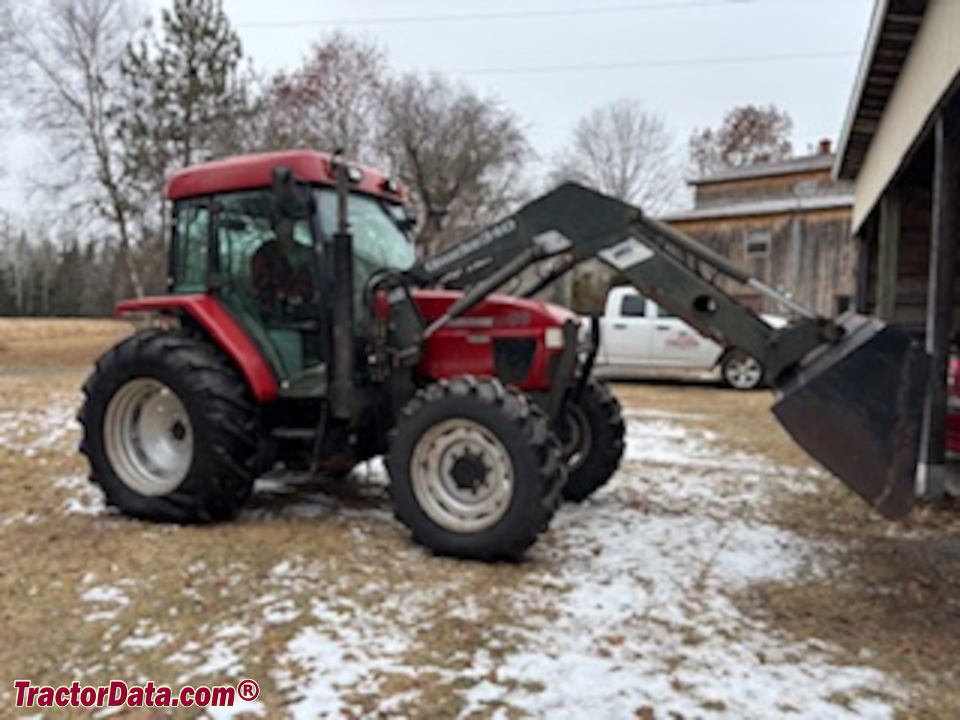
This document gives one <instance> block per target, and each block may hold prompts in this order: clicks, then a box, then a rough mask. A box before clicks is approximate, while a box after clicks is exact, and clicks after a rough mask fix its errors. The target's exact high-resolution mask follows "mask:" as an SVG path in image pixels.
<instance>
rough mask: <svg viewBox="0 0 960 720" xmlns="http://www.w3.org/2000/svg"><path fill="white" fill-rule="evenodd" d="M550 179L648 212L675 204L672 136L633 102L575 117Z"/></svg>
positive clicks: (677, 179) (676, 164)
mask: <svg viewBox="0 0 960 720" xmlns="http://www.w3.org/2000/svg"><path fill="white" fill-rule="evenodd" d="M550 177H551V180H553V181H554V182H560V181H563V180H574V181H577V182H580V183H583V184H585V185H590V186H593V187H595V188H597V189H598V190H600V191H602V192H604V193H607V194H608V195H612V196H613V197H616V198H619V199H620V200H624V201H626V202H630V203H633V204H635V205H639V206H640V207H642V208H644V209H645V210H647V211H648V212H650V213H660V212H662V211H664V210H666V209H668V208H670V207H671V206H673V205H674V204H675V203H676V201H677V197H678V194H679V192H680V189H681V187H682V177H681V172H680V164H679V162H678V160H677V155H676V152H675V149H674V140H673V136H672V135H671V134H670V132H669V131H668V130H667V126H666V123H665V121H664V119H663V118H662V117H661V116H659V115H656V114H653V113H650V112H648V111H647V110H645V109H644V108H643V106H642V105H641V104H640V103H639V102H636V101H634V100H627V99H624V100H617V101H615V102H612V103H610V104H608V105H604V106H602V107H599V108H596V109H595V110H593V111H591V112H590V113H589V114H588V115H586V116H585V117H583V118H581V119H580V121H579V122H578V123H577V125H576V126H575V127H574V130H573V138H572V140H571V141H570V144H569V146H568V147H567V148H566V149H565V150H564V151H563V152H562V153H561V154H560V155H559V156H558V157H557V158H556V159H555V160H554V169H553V171H552V172H551V173H550Z"/></svg>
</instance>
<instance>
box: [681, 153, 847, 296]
mask: <svg viewBox="0 0 960 720" xmlns="http://www.w3.org/2000/svg"><path fill="white" fill-rule="evenodd" d="M834 161H835V156H834V155H833V153H832V152H831V148H830V143H829V141H826V140H825V141H823V142H822V143H821V144H820V147H819V152H818V153H816V154H814V155H809V156H806V157H799V158H794V159H791V160H786V161H783V162H769V163H758V164H755V165H751V166H747V167H742V168H733V169H729V170H725V171H723V172H720V173H717V174H714V175H709V176H705V177H702V178H698V179H695V180H692V181H691V182H690V184H691V185H692V187H693V189H694V207H693V209H692V210H688V211H685V212H683V213H679V214H675V215H672V216H669V217H667V218H665V220H666V221H667V222H669V223H670V224H671V225H673V226H674V227H676V228H678V229H679V230H682V231H683V232H685V233H687V234H688V235H691V236H693V237H694V238H696V239H698V240H700V241H701V242H703V243H705V244H706V245H708V246H710V247H711V248H713V249H714V250H716V251H717V252H719V253H720V254H721V255H724V256H726V257H728V258H730V259H732V260H733V261H734V262H735V263H737V264H738V265H739V266H740V267H743V268H744V269H746V270H748V271H750V272H751V273H752V274H753V275H755V276H756V277H757V278H758V279H759V280H761V281H763V282H764V283H766V284H767V285H770V286H772V287H775V288H778V289H779V290H781V291H784V292H785V293H786V294H788V295H789V296H791V297H793V298H794V299H795V300H797V301H799V302H801V303H803V304H804V305H807V306H809V307H811V308H813V309H814V310H816V311H817V312H819V313H821V314H824V315H835V314H836V313H837V312H840V311H843V310H845V309H847V307H848V306H850V305H851V303H852V298H853V294H854V289H855V278H856V267H857V254H856V250H857V245H856V243H855V242H853V240H852V239H851V234H850V222H851V217H852V213H853V189H852V186H851V183H849V182H846V181H839V182H837V181H835V180H833V178H832V176H831V170H832V168H833V164H834ZM726 289H727V290H728V291H730V292H732V293H733V294H734V295H736V296H737V297H738V298H739V299H741V300H742V301H744V302H746V303H747V304H748V305H750V306H751V307H753V308H754V309H755V310H757V311H763V312H773V313H775V312H778V311H780V310H781V309H780V308H777V307H776V306H774V305H773V304H772V303H771V301H770V300H768V299H766V298H761V296H760V295H758V294H755V293H752V292H749V291H748V290H747V289H746V288H743V287H741V286H737V285H733V284H731V285H728V286H727V288H726Z"/></svg>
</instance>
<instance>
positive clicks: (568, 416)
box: [560, 403, 593, 471]
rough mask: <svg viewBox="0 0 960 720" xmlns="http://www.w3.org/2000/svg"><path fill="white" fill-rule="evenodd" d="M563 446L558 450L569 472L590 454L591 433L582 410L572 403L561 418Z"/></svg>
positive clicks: (581, 463) (576, 467)
mask: <svg viewBox="0 0 960 720" xmlns="http://www.w3.org/2000/svg"><path fill="white" fill-rule="evenodd" d="M563 423H564V426H563V446H562V447H561V448H560V451H561V453H562V454H563V459H564V460H565V461H566V463H567V469H568V470H570V471H573V470H576V469H578V468H579V467H580V466H581V465H583V462H584V461H585V460H586V459H587V456H588V455H589V454H590V446H591V444H592V443H593V432H592V431H591V430H590V423H589V422H588V421H587V416H586V415H585V414H584V412H583V408H581V407H580V406H579V405H574V404H572V403H570V404H568V405H567V409H566V412H565V413H564V416H563Z"/></svg>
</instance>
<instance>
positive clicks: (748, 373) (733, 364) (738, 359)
mask: <svg viewBox="0 0 960 720" xmlns="http://www.w3.org/2000/svg"><path fill="white" fill-rule="evenodd" d="M763 375H764V372H763V365H761V364H760V361H759V360H757V359H756V358H754V357H752V356H750V355H747V354H746V353H745V352H743V351H742V350H731V351H730V352H729V353H727V355H726V357H724V358H723V362H722V363H721V364H720V376H721V377H722V378H723V384H724V385H726V386H727V387H730V388H733V389H734V390H753V389H755V388H758V387H760V385H761V384H762V383H763Z"/></svg>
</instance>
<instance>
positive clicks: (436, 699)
mask: <svg viewBox="0 0 960 720" xmlns="http://www.w3.org/2000/svg"><path fill="white" fill-rule="evenodd" d="M33 322H34V321H14V322H12V323H11V322H10V321H3V322H0V337H3V338H4V339H5V340H6V341H7V342H8V344H10V345H13V346H16V347H18V348H20V349H18V350H15V351H14V353H15V354H14V355H13V357H16V358H18V360H17V362H22V363H24V364H25V365H21V366H20V368H21V369H18V370H11V369H9V368H10V367H11V366H10V365H7V366H6V368H7V369H6V370H4V371H3V372H0V398H2V400H3V402H2V403H0V411H4V410H12V409H31V408H41V407H44V406H46V405H49V404H50V402H51V398H57V399H58V400H57V401H58V402H65V403H67V404H70V403H73V402H78V401H79V394H78V392H79V387H80V384H81V383H82V382H83V378H84V376H85V373H86V369H85V368H80V367H77V368H74V369H69V370H64V369H56V368H55V367H54V366H63V365H70V364H74V363H76V364H78V365H83V364H86V363H87V362H89V360H90V359H92V357H95V355H96V354H99V352H101V351H102V350H103V349H105V348H106V347H108V346H109V345H110V344H112V343H113V342H115V340H116V339H117V338H119V337H122V336H123V335H124V334H126V333H127V332H129V328H128V327H127V326H124V325H123V324H117V323H112V322H109V321H107V322H103V323H101V322H97V321H94V322H93V323H92V324H90V325H81V326H78V327H84V328H85V331H84V332H78V331H77V330H76V329H71V326H70V325H69V322H70V321H66V323H65V324H61V323H58V322H57V323H50V322H48V321H42V322H40V323H39V324H36V325H34V327H33V329H32V330H30V329H28V328H29V326H30V324H31V323H33ZM85 322H90V321H85ZM15 327H16V330H17V334H16V336H15V335H14V333H13V332H12V330H13V328H15ZM7 330H11V332H10V333H9V334H4V333H5V332H6V331H7ZM83 338H86V339H88V340H89V343H88V344H84V342H82V339H83ZM44 342H49V343H51V345H50V346H49V347H50V348H53V349H52V350H51V355H50V356H49V357H46V356H44V357H41V356H39V355H37V354H36V353H40V352H43V351H44V348H43V343H44ZM10 352H11V351H10V350H7V351H0V364H4V363H5V362H6V360H5V358H9V357H10V356H8V355H6V354H5V353H10ZM31 353H33V354H32V355H31ZM85 353H86V354H85ZM28 361H29V362H28ZM34 366H46V367H47V368H48V369H49V371H48V372H46V373H44V374H43V375H42V378H41V379H40V380H39V381H38V379H37V376H36V375H35V374H33V373H29V372H27V371H26V368H29V367H34ZM615 389H616V392H617V394H618V396H619V397H620V398H621V400H622V401H623V403H624V405H626V406H628V407H630V408H637V409H651V410H657V411H666V412H676V413H685V414H690V413H693V414H697V415H698V416H699V417H697V418H695V419H693V420H689V422H691V423H693V424H695V425H698V426H700V427H702V428H704V429H708V430H710V431H712V432H715V433H716V434H717V435H719V436H720V437H722V438H723V439H724V445H725V446H726V447H729V448H730V449H731V451H743V452H750V453H754V454H757V455H760V456H763V457H767V458H770V459H771V460H774V461H776V462H778V463H780V464H782V465H784V466H787V467H805V466H806V465H808V463H809V461H808V460H807V459H806V457H805V456H804V455H803V453H802V452H801V451H799V450H798V449H797V448H796V447H795V446H794V445H793V444H792V442H791V441H790V439H789V438H788V437H787V436H786V434H785V433H784V432H783V431H782V430H781V429H780V428H779V427H778V425H777V423H776V421H775V420H774V418H773V417H772V415H771V414H770V413H769V412H768V410H769V407H770V405H771V403H772V395H771V394H769V393H766V392H754V393H737V392H733V391H728V390H723V389H720V388H717V387H715V386H713V385H710V384H690V383H687V384H683V383H671V382H654V383H642V384H641V383H637V384H620V385H617V386H616V388H615ZM684 422H685V424H686V423H687V422H688V421H687V420H685V421H684ZM75 441H76V438H75V436H70V437H68V438H66V439H65V441H64V442H63V443H60V444H58V445H56V446H53V447H49V448H44V449H41V450H40V451H39V452H37V453H35V454H33V455H28V454H25V453H23V452H20V451H17V450H11V449H7V448H4V446H3V445H2V444H0V478H2V479H3V482H0V617H2V618H3V625H4V628H5V633H4V642H3V643H0V698H2V697H3V695H2V693H3V692H4V691H7V690H8V689H9V688H11V687H12V683H13V681H14V680H15V679H19V678H24V677H28V678H31V679H33V680H34V681H36V682H41V681H42V682H44V683H54V684H59V683H61V682H66V683H69V682H70V681H72V680H73V679H75V675H76V672H77V668H80V669H83V671H84V673H85V679H86V680H88V681H89V682H93V683H99V682H105V681H109V680H110V679H113V678H115V677H121V678H124V679H131V678H130V677H129V675H128V674H129V673H130V672H134V671H135V672H136V673H137V674H138V675H142V676H144V677H149V678H150V679H152V680H154V681H155V682H158V683H168V684H171V685H174V686H177V685H179V684H180V683H178V682H177V681H176V678H177V676H178V674H179V673H181V672H183V671H186V670H190V669H191V667H190V666H189V664H187V663H171V662H169V661H168V657H169V656H170V655H171V653H173V652H174V651H176V650H177V649H180V648H182V647H183V646H184V645H186V644H187V643H188V642H189V641H190V640H191V639H193V638H196V637H198V636H200V637H201V638H202V637H203V635H204V633H209V632H211V628H217V627H222V626H225V625H227V624H230V623H240V624H248V625H253V624H259V625H261V626H264V624H263V621H262V617H260V616H258V615H257V613H258V612H259V610H258V608H257V607H256V606H254V605H252V604H251V599H252V598H256V597H258V594H259V593H261V592H263V591H262V588H263V587H264V584H265V582H266V578H267V576H268V574H269V573H270V571H271V569H272V568H275V567H276V566H277V564H278V563H281V562H283V561H284V560H288V559H290V558H301V559H303V560H304V561H309V562H314V563H318V564H319V565H320V566H321V567H322V568H323V573H322V574H321V575H320V576H318V577H316V578H314V579H312V580H311V582H309V583H307V584H306V585H305V586H304V587H303V588H302V589H300V590H297V591H290V592H289V593H288V597H289V598H290V599H291V601H292V603H293V604H294V606H295V607H296V608H297V609H298V610H299V611H301V612H302V613H303V615H302V619H301V620H298V621H297V622H293V623H287V624H278V625H275V626H273V625H267V626H264V633H263V635H262V637H260V638H259V639H258V640H257V641H256V642H255V643H253V644H251V645H249V646H247V647H245V648H244V649H243V656H244V664H245V669H246V671H247V672H248V673H249V675H250V676H251V677H254V678H257V679H259V680H262V681H263V682H262V687H263V688H264V693H263V695H262V698H263V700H264V702H265V707H266V710H267V712H269V713H271V714H272V715H273V716H276V715H277V714H278V713H279V712H280V711H281V709H282V708H281V705H280V702H281V698H282V697H283V696H282V694H281V693H280V692H278V691H277V689H276V688H275V687H273V685H272V683H271V681H270V679H269V676H268V671H269V670H270V669H271V668H272V667H273V665H272V663H273V660H274V658H275V657H276V655H277V654H278V653H279V652H281V651H282V649H283V648H284V647H285V646H286V643H287V642H288V641H289V640H290V638H291V636H292V635H293V634H294V633H295V632H296V631H297V630H298V629H300V628H301V627H304V626H307V625H309V624H310V623H311V618H310V616H309V614H308V610H309V607H310V603H311V602H312V601H313V600H315V599H317V598H320V599H322V600H324V601H328V602H331V603H336V602H338V601H339V600H349V601H352V602H355V603H356V604H357V605H358V606H369V608H370V609H371V611H374V612H399V610H396V609H392V610H391V609H387V610H384V609H382V608H384V607H389V604H388V603H387V601H388V600H390V599H391V598H390V597H389V596H390V595H394V594H396V593H400V594H401V597H402V593H403V589H404V588H410V587H421V588H422V587H436V588H438V589H440V591H439V592H438V595H437V597H436V600H435V609H433V610H431V613H430V614H431V624H430V625H429V626H424V627H423V628H422V629H421V630H417V631H416V632H415V636H416V638H417V642H416V643H415V644H414V646H413V647H412V648H411V649H410V651H409V653H410V654H409V657H407V658H405V660H406V661H407V663H408V664H409V665H414V666H423V667H426V668H443V669H446V670H452V671H455V670H457V669H458V668H459V667H460V664H461V663H462V662H463V659H462V658H463V656H462V654H460V653H459V650H460V649H461V648H464V647H470V648H476V647H486V648H489V652H490V654H491V656H492V657H494V658H496V657H497V656H498V654H500V653H509V651H510V649H511V626H512V625H513V624H514V623H515V622H516V620H517V618H516V617H515V613H516V609H515V608H514V607H513V605H512V604H511V601H512V599H513V597H514V595H513V594H512V593H511V589H512V588H515V587H517V586H520V585H522V584H523V583H524V580H525V578H526V576H527V573H528V572H529V569H528V568H526V567H524V566H523V565H519V566H509V565H508V566H486V565H477V564H471V563H459V562H455V561H446V560H437V559H434V558H430V557H429V556H427V554H426V553H424V552H422V551H421V550H419V549H417V548H414V547H412V546H411V545H410V543H409V540H408V539H407V537H406V536H405V535H404V534H403V532H402V531H400V530H399V528H398V526H397V525H395V524H393V523H391V522H389V521H388V520H385V519H384V513H385V512H386V511H387V509H388V501H387V499H386V497H385V496H382V495H377V494H372V495H369V496H364V497H359V498H349V497H347V498H344V500H343V502H342V507H341V508H338V507H336V506H331V507H330V508H329V511H323V512H321V513H319V514H318V515H317V516H316V517H309V518H298V517H291V516H285V515H284V512H283V510H284V505H285V503H287V502H289V501H290V500H289V499H288V498H285V497H284V496H276V497H273V496H267V495H262V494H261V495H258V496H255V498H254V507H255V510H256V512H257V513H258V514H257V515H255V516H253V517H247V518H244V519H242V520H241V521H239V522H236V523H232V524H226V525H221V526H217V527H213V528H180V529H171V528H166V527H162V526H154V525H150V524H145V523H139V522H133V521H129V520H126V519H124V518H121V517H117V516H112V515H108V516H97V517H90V516H85V515H73V514H66V513H64V512H63V510H62V508H63V503H64V501H65V500H66V499H67V498H68V497H69V496H71V494H72V491H69V490H65V489H63V488H59V487H56V486H55V485H54V483H53V480H54V479H55V478H62V477H82V476H84V474H85V472H86V467H85V462H84V461H83V459H82V458H81V457H80V456H79V455H78V454H77V453H76V451H75ZM810 482H811V483H814V484H815V486H816V488H817V489H818V490H819V492H816V493H803V494H794V493H789V492H785V493H779V494H775V495H774V494H772V495H771V502H770V503H769V506H768V507H765V508H763V509H762V511H763V512H765V513H768V514H769V516H770V517H771V518H772V519H773V520H774V521H775V522H776V523H778V524H779V525H782V526H784V527H786V528H788V529H790V530H792V531H793V532H795V533H797V534H798V535H801V536H804V537H809V538H814V539H816V540H820V541H823V542H824V544H825V548H826V549H824V551H823V554H824V558H826V559H828V560H829V563H828V565H827V567H826V569H825V570H823V571H822V572H820V573H818V574H815V575H813V576H811V577H806V578H803V579H801V580H799V581H792V582H789V583H767V584H762V585H757V586H754V587H752V588H750V589H749V590H748V591H746V592H744V593H742V594H740V595H739V596H738V597H737V598H736V600H737V602H738V604H739V606H740V607H741V609H743V610H744V611H746V612H748V613H750V614H751V615H752V616H754V617H756V618H757V619H760V620H762V621H764V622H766V623H768V624H770V625H772V626H773V627H774V628H775V629H776V630H778V631H780V632H783V633H784V634H785V635H786V636H788V637H795V638H798V639H809V638H814V637H815V638H819V639H821V640H824V641H827V642H830V643H832V644H834V645H835V646H837V647H839V648H841V649H842V651H841V652H842V657H841V658H840V660H841V661H843V660H846V661H848V662H850V663H855V664H857V665H861V666H862V665H872V666H875V667H877V668H879V669H881V670H883V671H884V672H887V673H889V674H891V676H893V677H896V678H899V679H901V680H902V682H903V683H904V684H905V687H907V688H908V689H909V690H910V691H911V699H910V700H909V702H907V703H906V704H905V705H904V706H903V707H902V708H900V713H901V717H903V718H922V719H923V720H927V719H931V720H933V719H940V718H943V719H944V720H946V719H947V718H956V717H960V683H958V682H957V680H958V679H960V677H958V674H960V673H958V671H957V670H956V669H955V668H956V661H955V658H956V657H957V655H958V653H960V633H957V632H956V629H955V627H956V626H955V623H956V622H957V621H958V620H960V540H958V536H960V521H958V520H957V516H956V514H955V513H954V512H952V511H948V510H933V509H922V510H920V511H918V512H917V513H915V515H914V517H913V518H912V519H911V520H910V521H909V522H908V523H899V524H891V523H888V522H886V521H883V520H881V519H878V518H876V517H874V516H873V515H872V514H871V513H870V512H869V510H868V509H867V508H866V507H865V506H864V505H863V504H862V503H861V502H860V501H859V500H858V499H857V498H855V497H854V496H852V495H851V494H850V493H849V492H847V491H846V490H845V489H844V488H843V487H842V486H841V485H840V484H839V483H838V482H836V481H835V480H832V479H829V478H820V479H817V478H812V479H811V480H810ZM344 507H346V508H350V509H352V510H360V511H361V512H360V513H359V514H358V513H352V514H350V515H349V517H348V516H347V513H345V512H343V511H342V508H344ZM30 516H34V517H36V518H38V520H37V521H36V522H25V521H16V520H14V521H11V522H5V520H7V519H15V518H18V517H19V518H23V517H30ZM638 532H642V530H640V529H638ZM358 538H359V539H358ZM200 562H202V563H204V565H205V567H206V568H207V570H206V571H204V572H203V573H199V574H197V573H189V572H187V571H186V569H185V568H188V567H189V566H191V565H193V564H195V563H200ZM90 577H94V578H95V580H94V581H93V584H94V585H105V586H117V585H118V584H121V583H124V582H125V581H130V582H131V583H133V584H132V585H130V586H124V587H129V589H128V594H129V597H130V599H131V602H130V605H128V606H126V607H124V608H122V609H121V610H120V612H119V613H118V615H117V616H116V618H115V619H114V620H112V621H109V622H107V623H103V622H87V621H85V617H86V616H87V614H88V613H89V612H90V609H91V608H90V606H89V605H84V604H83V603H81V602H80V601H79V600H78V594H79V593H80V592H81V590H82V589H83V588H85V587H89V585H90V581H88V578H90ZM374 579H375V580H376V581H377V582H378V583H380V587H381V589H380V590H378V591H376V592H369V586H370V582H371V580H374ZM444 588H456V589H457V593H458V594H456V595H453V596H451V595H450V594H449V593H446V592H444V591H443V589H444ZM465 597H470V598H482V602H481V603H480V606H479V608H478V613H479V614H478V617H477V618H476V619H475V620H470V621H467V620H464V618H463V617H462V616H459V615H457V614H456V613H453V612H451V610H455V609H457V608H458V607H459V605H460V603H461V601H462V599H463V598H465ZM401 608H402V605H401ZM142 623H147V624H149V625H150V626H151V627H156V628H161V629H162V630H163V632H165V633H167V634H169V636H170V639H169V640H168V641H166V642H164V643H163V644H161V645H160V646H158V647H157V648H155V649H152V650H149V651H145V652H140V653H137V654H135V655H131V654H130V653H129V652H126V651H124V649H123V648H122V647H121V643H122V642H123V640H124V639H125V638H126V637H128V636H130V635H131V634H134V632H135V629H136V628H137V627H138V626H139V625H140V624H142ZM105 631H109V635H107V634H105ZM431 673H434V674H431ZM201 680H202V681H203V682H209V683H226V682H230V681H231V680H234V681H235V680H236V679H235V678H233V679H231V678H230V677H227V676H224V675H223V674H220V673H218V672H215V671H214V672H211V673H210V674H209V675H208V676H204V677H202V678H198V679H197V680H196V681H197V682H199V681H201ZM558 681H559V682H562V681H563V679H562V678H558ZM383 683H384V684H383V686H382V687H383V691H384V692H386V693H388V694H390V695H401V694H403V693H404V692H406V691H413V690H419V691H420V694H419V695H417V696H416V699H415V700H411V701H410V703H411V704H410V705H409V706H405V707H398V708H397V712H403V711H408V712H409V713H410V714H411V716H415V717H436V718H444V717H456V716H457V715H458V713H459V712H460V711H461V710H462V702H461V700H460V699H459V698H460V696H459V694H458V692H457V690H458V688H457V687H456V680H451V679H450V676H447V677H446V678H442V677H440V676H439V675H436V673H435V671H434V670H430V671H428V672H426V673H424V674H422V675H416V676H415V675H411V674H405V673H396V674H392V675H388V676H386V677H384V678H383ZM352 699H353V700H354V701H355V703H356V704H357V705H358V706H360V707H362V708H365V709H366V710H368V711H369V712H371V713H372V712H374V710H375V708H376V707H377V704H378V698H377V697H376V696H375V695H372V694H371V695H369V696H368V695H364V694H362V693H361V692H360V691H358V692H357V694H356V695H354V696H353V698H352ZM0 702H2V699H0ZM718 711H719V708H718Z"/></svg>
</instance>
